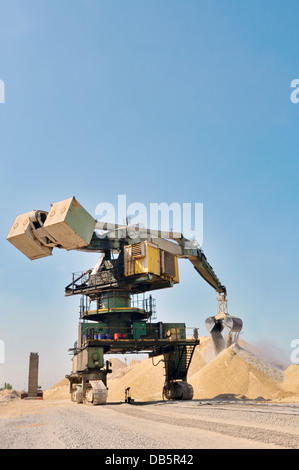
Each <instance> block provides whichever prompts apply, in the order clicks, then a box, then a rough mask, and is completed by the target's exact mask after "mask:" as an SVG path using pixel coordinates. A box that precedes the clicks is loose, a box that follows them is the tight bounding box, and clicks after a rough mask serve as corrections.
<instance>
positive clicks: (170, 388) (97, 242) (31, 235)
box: [7, 197, 242, 405]
mask: <svg viewBox="0 0 299 470" xmlns="http://www.w3.org/2000/svg"><path fill="white" fill-rule="evenodd" d="M7 240H8V241H9V242H10V243H12V244H13V245H14V246H15V247H16V248H17V249H19V250H20V251H21V252H22V253H23V254H24V255H25V256H27V257H28V258H29V259H31V260H35V259H39V258H43V257H46V256H49V255H51V254H52V251H53V249H54V248H60V249H65V250H67V251H71V250H80V251H84V252H95V253H99V260H98V262H97V264H96V265H95V266H94V267H93V268H92V269H88V270H87V271H84V272H81V273H73V275H72V279H71V282H70V283H69V284H68V285H67V286H66V287H65V295H66V296H72V295H79V296H80V318H79V332H78V340H77V341H76V342H75V344H74V347H73V348H71V349H70V351H71V353H72V355H73V357H72V372H71V373H70V374H69V375H67V378H68V379H69V384H70V396H71V400H72V401H74V402H76V403H87V404H92V405H100V404H104V403H106V400H107V375H108V374H109V373H111V372H112V370H111V362H110V361H109V360H108V361H107V360H106V361H105V360H104V356H105V355H109V354H116V353H122V354H124V353H138V352H143V353H147V354H148V355H149V356H150V357H156V356H161V357H162V358H163V359H162V360H163V362H164V369H165V384H164V387H163V391H162V396H163V398H166V399H167V400H179V399H182V400H190V399H192V398H193V389H192V386H191V385H190V384H188V383H187V373H188V368H189V365H190V363H191V359H192V356H193V353H194V349H195V347H196V346H197V345H198V344H199V339H198V331H197V328H195V329H193V332H192V335H190V336H188V335H187V333H186V325H185V323H164V322H161V321H160V322H155V321H153V320H154V319H155V299H153V297H152V295H151V291H154V290H158V289H164V288H168V287H172V286H173V285H175V284H177V283H178V282H179V271H178V259H179V258H186V259H189V261H190V262H191V263H192V264H193V266H194V268H195V269H196V271H197V272H198V273H199V274H200V275H201V276H202V278H203V279H204V280H205V281H206V282H207V283H208V284H210V285H211V286H212V287H213V288H214V289H215V290H216V291H217V293H218V313H217V315H215V316H214V317H209V318H208V319H207V320H206V326H207V329H208V331H209V332H210V334H211V337H212V339H213V341H214V344H215V349H216V352H217V353H219V352H220V351H221V350H222V349H223V348H225V346H227V345H229V344H231V342H233V341H235V340H236V336H237V335H238V334H239V332H240V330H241V328H242V321H241V320H240V319H239V318H235V317H231V316H230V315H228V313H227V299H226V288H225V287H224V286H223V285H222V284H221V283H220V281H219V279H218V277H217V276H216V274H215V273H214V271H213V269H212V267H211V266H210V265H209V263H208V261H207V259H206V257H205V255H204V253H203V252H202V250H201V249H200V248H199V246H198V245H197V243H196V242H194V241H192V242H191V241H189V240H187V239H185V238H184V237H183V235H182V234H180V233H173V232H172V233H168V232H167V233H165V232H161V231H153V230H150V229H145V228H140V227H139V226H137V225H123V226H122V225H117V224H107V223H104V222H98V221H96V220H95V219H94V218H93V217H92V216H91V215H90V214H89V213H88V212H87V211H86V210H85V209H84V208H83V207H82V206H81V205H80V204H79V203H78V201H77V200H76V198H75V197H71V198H69V199H66V200H64V201H61V202H58V203H55V204H52V205H51V208H50V210H49V212H47V211H42V210H34V211H30V212H27V213H25V214H22V215H18V216H17V217H16V219H15V221H14V223H13V225H12V227H11V229H10V231H9V233H8V235H7ZM225 327H226V328H227V329H228V331H229V334H228V339H227V343H226V345H225V342H224V337H223V336H222V330H223V329H224V328H225Z"/></svg>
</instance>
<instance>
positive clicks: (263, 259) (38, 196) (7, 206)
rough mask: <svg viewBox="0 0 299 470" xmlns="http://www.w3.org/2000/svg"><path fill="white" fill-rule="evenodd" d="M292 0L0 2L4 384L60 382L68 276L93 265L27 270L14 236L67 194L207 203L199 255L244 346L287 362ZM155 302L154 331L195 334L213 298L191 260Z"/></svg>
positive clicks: (293, 289)
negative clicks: (175, 324)
mask: <svg viewBox="0 0 299 470" xmlns="http://www.w3.org/2000/svg"><path fill="white" fill-rule="evenodd" d="M298 10H299V6H298V2H295V1H292V0H290V1H289V2H287V3H286V2H283V1H272V2H270V1H265V0H263V1H250V2H249V1H247V2H245V1H240V0H239V1H233V0H227V1H220V0H218V1H217V0H209V1H201V0H184V1H182V0H181V1H178V0H163V1H161V0H159V1H158V0H151V1H145V0H73V1H72V2H69V1H66V0H60V1H57V0H51V1H50V0H43V1H40V0H24V1H19V0H14V1H11V0H1V2H0V79H1V80H3V81H4V83H5V103H4V104H0V158H1V175H0V182H1V192H2V197H1V200H0V207H1V221H0V227H1V234H2V236H1V239H0V250H1V261H2V262H1V266H0V276H1V287H0V289H1V310H0V314H1V323H0V339H2V340H3V341H4V343H5V353H6V357H5V361H6V362H5V364H0V385H1V384H2V383H3V382H4V381H8V382H11V383H13V385H14V386H15V387H16V388H18V387H24V386H25V387H27V375H28V357H29V353H30V351H38V352H39V354H40V383H41V385H42V386H44V387H48V386H50V385H52V384H53V383H55V382H56V381H58V380H60V379H61V378H62V377H64V375H65V374H66V373H69V372H70V369H71V365H70V357H69V356H68V353H67V349H68V348H69V347H71V346H72V344H73V342H74V341H75V339H76V335H77V323H78V301H79V299H78V298H76V297H75V298H64V287H65V286H66V285H67V284H68V283H69V282H70V279H71V273H72V272H73V271H81V270H83V269H85V268H89V267H92V266H93V265H94V264H95V262H96V260H97V256H96V255H94V254H84V253H77V252H62V251H55V253H54V254H53V256H52V257H50V258H45V259H41V260H38V261H29V260H28V259H27V258H26V257H24V256H23V255H22V254H21V253H20V252H19V251H18V250H16V249H15V248H14V247H13V246H11V245H10V244H9V243H8V242H7V241H6V239H5V238H6V235H7V233H8V231H9V229H10V227H11V225H12V223H13V221H14V218H15V216H16V215H17V214H21V213H23V212H27V211H29V210H31V209H43V210H48V209H49V207H50V204H51V203H54V202H57V201H60V200H62V199H66V198H68V197H71V196H73V195H74V196H76V197H77V199H78V201H79V202H80V203H81V204H82V205H83V206H84V207H85V208H86V209H87V210H88V211H89V212H90V213H91V214H92V215H94V216H95V210H96V206H97V204H99V203H100V202H111V203H112V204H115V203H116V202H117V196H118V195H119V194H125V195H126V196H127V201H128V204H130V203H133V202H141V203H143V204H145V205H147V206H148V205H149V204H150V203H151V202H158V203H160V202H166V203H168V204H170V203H172V202H178V203H180V204H183V203H184V202H185V203H186V202H188V203H191V204H195V203H196V202H200V203H203V207H204V232H203V250H204V252H205V254H206V256H207V258H208V260H209V262H210V264H211V265H212V266H213V268H214V270H215V272H216V274H217V275H218V277H219V278H220V280H221V281H222V283H223V284H225V285H226V287H227V290H228V298H229V311H230V313H231V314H233V315H236V316H240V317H242V319H243V322H244V328H243V334H242V338H243V339H245V340H247V341H249V342H251V343H253V344H260V345H263V346H262V347H263V348H272V350H273V351H275V354H276V356H277V355H278V356H279V357H280V358H282V359H284V360H289V358H290V353H291V349H290V343H291V341H292V340H293V339H294V338H297V337H298V335H299V320H298V317H299V316H298V313H299V312H298V305H297V282H298V261H299V260H298V248H297V242H298V228H299V226H298V215H297V214H298V202H299V197H298V189H297V188H298V169H299V168H298V166H299V165H298V123H299V104H294V103H292V102H291V100H290V94H291V91H292V89H291V88H290V83H291V81H292V80H293V79H296V78H299V68H298V67H299V66H298V51H297V46H296V45H297V43H298V39H299V28H298V26H299V25H298V23H299V19H298V18H299V15H298V13H299V11H298ZM180 268H181V269H180V278H181V282H180V284H179V285H178V286H175V287H174V288H173V289H169V290H166V291H163V292H157V295H156V299H157V312H158V318H159V320H161V321H172V320H173V321H184V322H186V324H187V325H190V326H198V327H199V329H200V334H202V335H205V334H206V331H205V327H204V319H205V318H206V317H207V316H209V315H211V314H214V313H215V310H216V295H215V292H214V290H213V289H212V288H211V287H210V286H209V285H207V284H205V283H204V281H203V280H202V279H201V278H200V277H199V276H198V275H197V273H196V272H195V270H194V269H193V267H192V265H191V264H190V263H188V261H186V260H182V261H181V262H180Z"/></svg>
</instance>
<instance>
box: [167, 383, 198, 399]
mask: <svg viewBox="0 0 299 470" xmlns="http://www.w3.org/2000/svg"><path fill="white" fill-rule="evenodd" d="M163 398H166V400H192V398H193V387H192V385H190V384H188V383H187V382H183V381H182V382H170V383H168V384H165V385H164V387H163Z"/></svg>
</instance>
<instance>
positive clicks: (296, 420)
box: [0, 400, 299, 449]
mask: <svg viewBox="0 0 299 470" xmlns="http://www.w3.org/2000/svg"><path fill="white" fill-rule="evenodd" d="M2 405H3V406H0V448H1V449H238V448H243V449H262V448H265V449H266V448H271V449H279V448H285V449H292V448H299V405H298V404H297V405H295V404H293V405H292V404H287V405H283V404H270V403H252V402H246V403H243V402H229V401H223V402H216V401H211V402H207V401H196V400H193V401H187V402H155V403H147V404H142V403H138V404H137V403H136V404H132V405H129V404H124V403H122V404H121V403H119V404H107V405H104V406H96V407H93V406H90V405H82V404H81V405H77V404H75V403H72V402H70V401H68V400H36V401H35V400H34V401H27V400H14V401H13V402H9V403H7V404H2Z"/></svg>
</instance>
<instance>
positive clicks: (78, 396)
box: [71, 384, 83, 403]
mask: <svg viewBox="0 0 299 470" xmlns="http://www.w3.org/2000/svg"><path fill="white" fill-rule="evenodd" d="M71 400H72V402H74V403H83V390H82V385H80V384H76V385H74V388H73V389H72V391H71Z"/></svg>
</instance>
